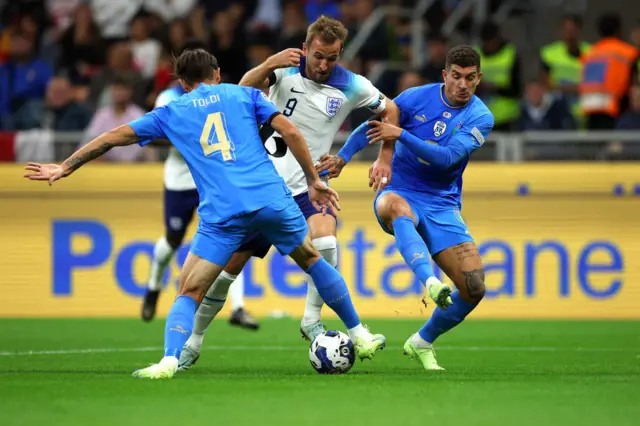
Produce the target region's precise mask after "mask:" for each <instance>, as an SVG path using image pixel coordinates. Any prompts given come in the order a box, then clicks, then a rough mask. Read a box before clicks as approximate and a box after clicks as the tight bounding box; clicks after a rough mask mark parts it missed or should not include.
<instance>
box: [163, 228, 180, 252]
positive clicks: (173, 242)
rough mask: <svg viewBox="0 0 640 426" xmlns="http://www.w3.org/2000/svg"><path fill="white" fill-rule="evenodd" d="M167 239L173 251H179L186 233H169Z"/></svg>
mask: <svg viewBox="0 0 640 426" xmlns="http://www.w3.org/2000/svg"><path fill="white" fill-rule="evenodd" d="M165 238H166V239H167V243H168V244H169V247H171V249H172V250H178V248H179V247H180V244H182V240H184V232H167V235H166V236H165Z"/></svg>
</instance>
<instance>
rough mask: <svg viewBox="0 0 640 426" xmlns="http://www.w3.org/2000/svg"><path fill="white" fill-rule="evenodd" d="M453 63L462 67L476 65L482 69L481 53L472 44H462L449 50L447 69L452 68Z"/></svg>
mask: <svg viewBox="0 0 640 426" xmlns="http://www.w3.org/2000/svg"><path fill="white" fill-rule="evenodd" d="M451 65H457V66H459V67H462V68H467V67H473V66H475V67H476V68H477V69H478V71H480V54H478V52H477V51H476V50H475V49H474V48H473V47H471V46H469V45H466V44H461V45H458V46H455V47H453V48H451V49H450V50H449V51H448V52H447V60H446V64H445V68H446V69H450V68H451Z"/></svg>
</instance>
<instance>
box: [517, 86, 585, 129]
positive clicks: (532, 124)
mask: <svg viewBox="0 0 640 426" xmlns="http://www.w3.org/2000/svg"><path fill="white" fill-rule="evenodd" d="M519 124H520V125H519V126H518V127H519V130H522V131H528V130H569V129H575V128H576V121H575V119H574V118H573V116H572V115H571V112H570V110H569V107H568V105H567V103H566V101H565V100H564V98H563V97H562V96H560V95H558V94H553V93H549V91H548V90H547V86H546V84H545V83H544V82H541V81H538V80H533V81H530V82H528V83H527V87H526V90H525V98H524V100H523V101H522V106H521V113H520V123H519Z"/></svg>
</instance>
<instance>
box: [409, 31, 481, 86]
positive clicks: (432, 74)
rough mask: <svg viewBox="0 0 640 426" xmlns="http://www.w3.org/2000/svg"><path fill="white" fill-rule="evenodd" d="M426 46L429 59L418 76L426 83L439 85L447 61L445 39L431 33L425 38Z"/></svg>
mask: <svg viewBox="0 0 640 426" xmlns="http://www.w3.org/2000/svg"><path fill="white" fill-rule="evenodd" d="M427 46H428V49H429V59H427V63H426V64H425V65H424V67H423V68H422V70H420V74H421V75H422V77H423V78H424V79H425V81H426V82H427V83H439V82H441V81H442V70H444V67H445V62H446V59H447V39H446V38H445V37H444V36H442V35H440V34H437V33H435V34H434V33H431V34H429V36H428V38H427ZM483 65H484V64H483ZM483 65H482V68H484V66H483Z"/></svg>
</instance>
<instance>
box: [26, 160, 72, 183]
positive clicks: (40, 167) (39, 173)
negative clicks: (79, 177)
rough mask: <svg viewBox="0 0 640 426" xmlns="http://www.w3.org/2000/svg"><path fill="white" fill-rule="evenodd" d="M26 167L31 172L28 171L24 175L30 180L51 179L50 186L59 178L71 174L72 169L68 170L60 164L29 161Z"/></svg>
mask: <svg viewBox="0 0 640 426" xmlns="http://www.w3.org/2000/svg"><path fill="white" fill-rule="evenodd" d="M24 169H25V170H27V171H29V172H31V173H26V174H25V175H24V177H26V178H27V179H29V180H46V181H49V186H51V185H53V182H55V181H57V180H58V179H62V178H63V177H66V176H69V175H70V174H71V170H66V169H65V168H64V167H62V166H61V165H59V164H40V163H27V166H26V167H25V168H24Z"/></svg>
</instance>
